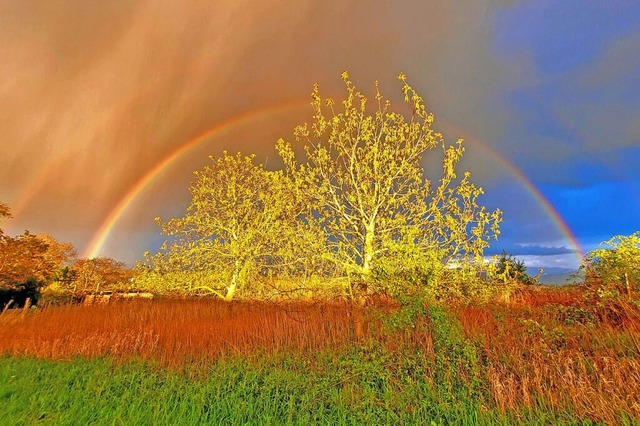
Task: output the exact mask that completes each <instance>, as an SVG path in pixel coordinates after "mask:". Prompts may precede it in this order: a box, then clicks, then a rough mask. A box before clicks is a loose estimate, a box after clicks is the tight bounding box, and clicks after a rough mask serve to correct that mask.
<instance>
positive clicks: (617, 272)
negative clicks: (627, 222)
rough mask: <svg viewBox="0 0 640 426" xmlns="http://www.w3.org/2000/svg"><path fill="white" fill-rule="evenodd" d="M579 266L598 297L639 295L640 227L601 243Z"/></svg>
mask: <svg viewBox="0 0 640 426" xmlns="http://www.w3.org/2000/svg"><path fill="white" fill-rule="evenodd" d="M582 268H583V269H585V281H586V282H587V284H588V285H589V286H590V287H591V288H592V289H593V290H595V291H596V293H597V295H598V297H599V298H601V299H610V298H617V297H619V296H620V295H622V294H626V295H627V296H628V297H632V296H633V297H639V296H640V295H639V294H638V290H640V231H637V232H634V233H633V234H631V235H629V236H624V235H617V236H615V237H613V238H611V239H609V240H607V241H604V242H602V243H600V244H599V248H596V249H595V250H592V251H590V252H589V254H588V255H587V256H586V258H585V260H584V264H583V265H582Z"/></svg>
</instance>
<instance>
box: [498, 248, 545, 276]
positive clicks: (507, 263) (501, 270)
mask: <svg viewBox="0 0 640 426" xmlns="http://www.w3.org/2000/svg"><path fill="white" fill-rule="evenodd" d="M495 273H496V275H497V276H498V277H500V278H502V279H503V280H504V281H505V283H507V282H510V281H511V282H513V281H515V282H517V283H522V284H534V283H535V282H536V278H535V277H530V276H529V274H528V273H527V266H526V265H525V264H524V262H523V261H522V260H518V259H515V258H514V257H513V256H511V255H508V254H507V253H506V252H505V251H504V250H503V251H502V254H501V255H500V258H498V263H497V265H496V271H495Z"/></svg>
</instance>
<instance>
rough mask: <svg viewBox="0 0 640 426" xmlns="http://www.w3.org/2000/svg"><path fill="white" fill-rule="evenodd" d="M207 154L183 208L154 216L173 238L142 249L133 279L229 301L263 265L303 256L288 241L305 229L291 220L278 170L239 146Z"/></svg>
mask: <svg viewBox="0 0 640 426" xmlns="http://www.w3.org/2000/svg"><path fill="white" fill-rule="evenodd" d="M211 159H212V160H213V164H211V165H209V166H207V167H205V168H204V169H203V170H201V171H198V172H196V173H195V181H194V182H193V183H192V185H191V187H190V191H191V195H192V200H191V205H190V206H189V208H188V209H187V213H186V215H185V216H184V217H182V218H176V219H171V220H169V221H167V222H162V221H161V220H160V219H157V221H158V223H159V224H160V225H161V227H162V231H163V233H165V234H166V235H168V236H170V237H172V238H171V239H170V240H167V241H166V242H165V243H164V245H163V247H162V249H161V251H160V252H158V253H157V254H155V255H153V256H147V259H146V262H145V265H144V266H143V267H142V269H143V270H144V271H145V274H143V276H141V277H140V278H139V280H140V281H145V282H146V283H147V287H149V285H151V286H152V285H153V283H154V282H156V283H159V284H158V285H159V286H160V287H161V288H157V290H160V291H167V290H178V291H187V292H199V291H206V292H211V293H214V294H216V295H218V296H219V297H220V298H222V299H223V300H226V301H230V300H232V299H233V298H234V296H235V295H236V293H237V291H238V290H247V291H248V292H249V293H250V292H251V289H250V288H248V287H250V284H251V283H252V282H255V278H256V276H257V275H258V274H259V273H260V272H261V271H264V270H266V269H270V268H278V267H282V266H283V265H289V266H290V267H295V266H296V265H297V264H299V263H300V262H302V261H304V258H303V257H301V256H300V255H299V254H296V252H299V250H297V249H296V247H294V245H295V244H297V243H299V242H300V238H301V237H302V236H303V235H305V231H304V230H298V231H299V232H298V231H296V230H295V227H294V226H293V221H292V218H295V217H296V216H297V215H298V212H297V211H296V209H297V208H298V207H297V205H298V204H299V203H297V202H296V193H295V191H291V190H290V189H291V186H290V184H289V183H288V180H287V179H286V178H285V177H284V175H283V174H282V172H271V171H267V170H265V169H264V168H263V167H262V166H258V165H255V164H254V163H253V156H249V157H247V156H243V155H241V154H240V153H238V154H237V155H228V154H227V153H226V152H225V153H224V154H223V155H222V156H221V157H218V158H214V157H211ZM144 275H146V277H145V276H144Z"/></svg>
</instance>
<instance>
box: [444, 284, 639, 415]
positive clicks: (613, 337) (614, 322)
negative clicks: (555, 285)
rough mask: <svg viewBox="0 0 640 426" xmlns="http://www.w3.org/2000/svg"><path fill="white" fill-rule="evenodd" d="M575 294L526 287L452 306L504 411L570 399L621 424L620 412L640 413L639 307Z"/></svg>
mask: <svg viewBox="0 0 640 426" xmlns="http://www.w3.org/2000/svg"><path fill="white" fill-rule="evenodd" d="M579 296H580V295H579V293H577V292H576V291H575V290H544V291H541V290H537V291H536V290H531V291H526V292H524V294H522V295H521V298H520V299H516V301H515V302H514V303H511V304H494V305H487V306H465V307H460V308H458V309H457V311H456V316H457V317H458V318H459V319H460V321H461V323H462V325H463V330H464V331H465V334H466V336H467V337H468V338H469V339H471V340H472V341H474V342H475V343H476V345H477V346H478V347H479V349H480V351H481V352H482V354H483V357H484V358H485V364H486V365H485V369H486V377H487V381H488V385H489V387H490V391H491V396H492V399H493V402H494V404H495V406H496V407H497V408H498V409H499V410H500V411H501V412H503V413H507V412H512V413H514V412H522V411H523V410H524V409H533V408H536V407H545V408H549V409H559V408H563V407H569V408H570V409H571V411H573V412H574V413H575V415H576V416H577V417H578V418H583V419H591V420H593V421H596V422H604V423H606V424H620V423H621V422H622V421H623V413H626V414H625V415H627V416H631V417H632V418H634V419H636V420H637V419H640V346H639V344H640V312H639V310H638V309H637V308H635V307H633V306H630V305H625V304H620V305H618V306H617V307H611V308H610V309H608V308H606V307H596V306H589V305H586V304H585V303H584V302H583V301H582V299H581V298H580V297H579ZM612 313H613V315H612Z"/></svg>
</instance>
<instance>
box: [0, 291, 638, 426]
mask: <svg viewBox="0 0 640 426" xmlns="http://www.w3.org/2000/svg"><path fill="white" fill-rule="evenodd" d="M639 313H640V312H639V311H638V309H637V308H635V307H631V306H628V305H624V304H620V305H616V306H612V307H607V308H605V307H602V306H591V305H589V304H586V303H584V302H583V300H582V298H581V295H580V292H579V291H578V290H576V289H531V290H526V291H522V292H520V293H519V294H518V295H517V296H516V297H514V298H512V300H511V301H509V302H508V303H507V302H502V303H498V302H496V303H489V304H478V305H456V304H446V305H431V306H422V305H421V304H409V305H408V306H406V307H405V308H403V309H399V308H398V307H397V306H393V305H391V304H389V303H386V304H384V303H378V304H376V306H371V307H365V308H361V309H356V308H354V307H352V306H349V305H346V304H341V303H328V302H318V303H310V302H306V303H286V304H273V303H266V302H234V303H231V304H226V303H221V302H218V301H215V300H193V299H192V300H152V301H128V302H112V303H111V304H109V305H104V306H66V307H56V308H47V309H43V310H34V311H30V312H22V311H8V312H5V313H4V314H3V315H2V317H0V357H1V358H0V406H1V407H2V412H1V413H0V417H2V419H1V420H0V423H1V424H3V425H4V424H16V425H17V424H136V425H137V424H154V425H156V424H254V423H259V424H403V423H404V424H429V423H430V422H433V424H518V423H521V424H598V423H605V424H638V423H639V422H640V385H639V383H640V351H639V343H640V316H639Z"/></svg>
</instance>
